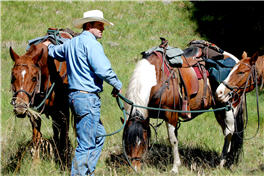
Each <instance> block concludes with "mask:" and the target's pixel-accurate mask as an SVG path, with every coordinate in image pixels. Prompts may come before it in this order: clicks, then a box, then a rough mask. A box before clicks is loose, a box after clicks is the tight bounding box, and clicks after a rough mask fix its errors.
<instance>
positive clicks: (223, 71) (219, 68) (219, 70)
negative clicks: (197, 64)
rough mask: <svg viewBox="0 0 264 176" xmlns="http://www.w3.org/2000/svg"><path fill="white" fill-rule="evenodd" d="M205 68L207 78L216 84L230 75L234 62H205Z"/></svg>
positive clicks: (225, 60) (227, 59)
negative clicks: (207, 74)
mask: <svg viewBox="0 0 264 176" xmlns="http://www.w3.org/2000/svg"><path fill="white" fill-rule="evenodd" d="M205 63H206V64H205V65H206V68H207V70H208V72H209V77H211V78H212V79H214V80H216V81H217V82H219V83H220V82H222V81H224V80H225V78H226V77H227V76H228V74H229V73H230V71H231V69H232V68H233V67H234V66H235V64H236V62H235V61H234V60H233V59H232V58H226V59H220V60H214V59H207V60H205Z"/></svg>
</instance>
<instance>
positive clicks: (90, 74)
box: [44, 10, 122, 175]
mask: <svg viewBox="0 0 264 176" xmlns="http://www.w3.org/2000/svg"><path fill="white" fill-rule="evenodd" d="M104 25H113V23H111V22H109V21H107V20H106V19H104V17H103V12H101V11H99V10H91V11H87V12H85V13H84V14H83V18H81V19H77V20H75V21H74V26H75V27H77V28H83V32H82V33H81V34H80V35H79V36H76V37H74V38H73V39H71V40H69V41H67V42H65V43H64V44H63V45H53V44H50V42H49V41H46V42H44V44H45V45H46V46H48V49H49V56H51V57H53V58H56V59H57V60H60V61H63V60H66V63H67V74H68V82H69V89H70V93H69V103H70V106H71V108H72V110H73V112H74V114H75V122H76V133H77V142H78V146H77V148H76V150H75V157H74V159H73V161H72V170H71V175H93V172H94V170H95V167H96V163H97V161H98V158H99V156H100V153H101V150H102V147H103V143H104V140H105V137H97V136H100V135H104V134H105V129H104V126H103V125H102V123H101V120H100V107H101V101H100V97H99V96H98V93H99V92H102V91H103V80H104V81H106V82H107V83H108V84H110V85H112V86H113V91H112V95H113V96H117V94H118V93H119V92H120V91H121V87H122V83H121V82H120V80H119V79H118V78H117V75H116V74H115V72H114V71H113V70H112V68H111V64H110V61H109V60H108V58H107V57H106V56H105V54H104V50H103V47H102V45H101V44H100V43H99V42H98V41H97V39H100V38H102V34H103V31H104Z"/></svg>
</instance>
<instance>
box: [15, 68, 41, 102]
mask: <svg viewBox="0 0 264 176" xmlns="http://www.w3.org/2000/svg"><path fill="white" fill-rule="evenodd" d="M19 66H26V67H27V66H28V65H27V64H15V65H14V68H15V67H19ZM33 66H34V67H36V68H37V69H38V78H37V80H36V82H37V83H36V86H35V88H34V89H33V91H32V92H27V91H26V90H24V89H19V90H18V91H15V88H14V85H13V84H12V91H13V97H12V100H11V104H12V105H15V100H16V99H17V95H18V94H19V93H20V92H22V93H24V94H26V95H27V97H28V98H29V104H28V105H29V106H30V105H33V104H34V98H35V95H36V94H38V93H40V85H41V69H40V68H39V67H38V66H37V65H34V64H33Z"/></svg>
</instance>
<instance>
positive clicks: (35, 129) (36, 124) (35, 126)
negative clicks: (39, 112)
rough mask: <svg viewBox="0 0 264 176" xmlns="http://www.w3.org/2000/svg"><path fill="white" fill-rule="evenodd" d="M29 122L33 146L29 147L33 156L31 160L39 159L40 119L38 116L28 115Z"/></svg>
mask: <svg viewBox="0 0 264 176" xmlns="http://www.w3.org/2000/svg"><path fill="white" fill-rule="evenodd" d="M30 122H31V125H32V133H33V134H32V142H33V148H32V149H31V153H32V156H33V162H35V161H37V160H39V158H40V154H39V152H40V143H41V139H42V134H41V132H40V127H41V119H40V118H34V117H30Z"/></svg>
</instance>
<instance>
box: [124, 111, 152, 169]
mask: <svg viewBox="0 0 264 176" xmlns="http://www.w3.org/2000/svg"><path fill="white" fill-rule="evenodd" d="M150 132H151V131H150V127H149V118H147V119H144V117H143V116H142V115H141V113H140V112H139V111H136V112H135V113H134V114H133V115H131V116H130V117H129V119H128V120H127V122H126V125H125V128H124V133H123V145H124V146H123V147H124V148H125V152H126V155H127V156H128V159H129V160H130V161H131V164H132V166H133V167H134V169H135V170H136V171H138V170H140V169H141V162H142V161H143V158H144V154H145V153H146V152H147V150H148V146H149V139H150V135H151V134H150Z"/></svg>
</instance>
